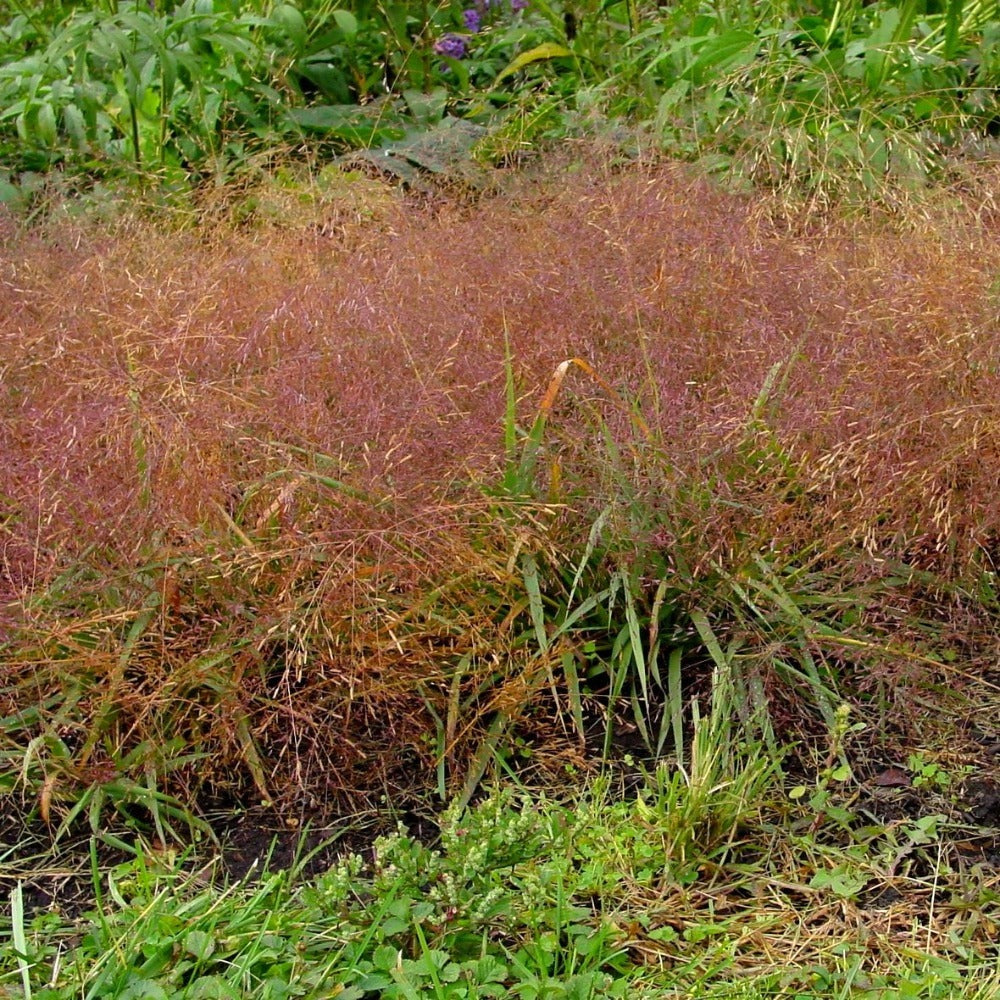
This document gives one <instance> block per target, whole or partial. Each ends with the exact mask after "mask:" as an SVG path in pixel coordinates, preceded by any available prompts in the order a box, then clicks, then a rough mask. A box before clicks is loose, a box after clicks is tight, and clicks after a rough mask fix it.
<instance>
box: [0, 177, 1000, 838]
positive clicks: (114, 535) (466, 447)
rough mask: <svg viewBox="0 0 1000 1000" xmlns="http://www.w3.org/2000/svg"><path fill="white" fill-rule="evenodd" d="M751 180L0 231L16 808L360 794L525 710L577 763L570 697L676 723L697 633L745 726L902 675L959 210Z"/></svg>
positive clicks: (943, 528)
mask: <svg viewBox="0 0 1000 1000" xmlns="http://www.w3.org/2000/svg"><path fill="white" fill-rule="evenodd" d="M766 208H768V206H766V205H760V204H758V203H754V202H753V201H752V200H750V199H748V198H745V197H736V196H732V195H729V194H725V193H723V192H721V191H719V190H718V189H717V188H714V187H712V186H710V185H708V184H706V183H705V182H703V181H701V180H696V179H692V178H691V177H690V176H689V175H686V174H685V173H684V172H682V171H680V170H678V169H676V168H674V167H669V166H662V165H659V166H650V167H635V168H633V169H630V170H627V171H624V172H615V171H610V170H606V169H604V168H603V167H602V166H601V165H600V164H599V163H598V164H578V165H577V166H576V168H575V169H574V170H573V171H568V170H566V171H563V172H562V173H561V174H560V175H559V184H558V185H554V184H552V183H551V182H550V181H547V180H546V179H545V178H541V179H534V178H525V179H524V180H523V181H521V182H520V183H519V184H518V185H517V186H515V187H514V188H513V189H512V190H511V191H509V192H508V193H507V194H506V196H505V197H503V198H497V199H484V200H483V201H482V202H481V203H480V204H478V205H477V206H475V207H472V208H470V207H468V206H457V205H448V204H444V205H438V206H435V207H434V208H433V210H430V209H428V210H426V211H424V210H418V209H416V208H414V207H413V206H412V205H410V206H408V207H407V208H406V210H405V211H403V210H402V208H400V209H398V210H396V209H389V210H387V215H386V222H385V223H384V226H383V227H381V228H379V229H378V230H377V231H375V232H373V233H371V234H370V235H366V236H365V238H364V239H347V238H346V237H341V236H340V235H338V230H337V229H332V230H324V229H323V228H322V227H311V228H310V227H302V228H281V227H270V228H266V229H265V228H261V229H258V230H254V229H253V228H251V227H244V228H242V229H220V230H219V231H218V232H217V233H212V234H209V233H206V232H197V231H193V230H187V231H180V232H178V231H164V230H161V229H158V228H156V227H155V226H153V225H151V224H150V223H149V222H148V221H142V220H133V221H127V220H122V221H121V222H120V223H119V224H117V225H107V224H94V225H90V226H88V225H85V224H83V223H73V222H65V221H64V222H52V223H51V224H49V225H48V226H47V227H41V228H36V229H34V230H31V229H23V230H16V231H13V232H12V233H11V238H10V239H9V240H6V241H5V242H4V245H3V249H2V250H0V274H2V282H0V371H2V373H3V380H2V395H0V400H2V406H3V420H2V421H0V449H2V452H3V454H4V462H3V465H2V468H0V609H2V610H0V616H2V618H0V624H2V628H3V641H4V643H5V645H4V658H3V667H2V682H0V699H2V703H3V708H2V711H0V717H2V720H3V728H2V730H0V741H2V752H3V753H4V754H5V756H6V758H8V759H11V760H15V761H17V762H18V763H17V766H16V767H14V771H13V773H17V774H18V775H19V777H18V778H17V780H16V782H15V784H16V789H7V792H9V793H10V794H12V795H13V794H16V796H17V797H18V801H20V802H23V803H25V804H26V807H27V808H29V809H31V808H38V807H39V803H40V802H41V801H42V799H41V796H42V793H43V792H44V793H45V799H44V801H45V810H46V815H47V817H48V820H49V822H50V823H51V825H52V827H53V829H54V830H55V829H58V828H59V825H60V823H61V822H62V821H63V820H64V819H65V818H66V817H67V816H68V815H70V813H71V811H72V809H73V806H74V804H75V803H77V802H78V801H79V800H80V796H81V794H82V792H83V791H86V790H87V789H89V788H91V787H92V786H93V785H94V782H95V781H99V783H100V782H105V779H108V780H107V782H106V783H108V784H113V783H114V782H115V781H118V782H121V781H123V780H127V781H130V782H132V785H130V786H129V788H132V787H133V786H136V787H141V788H144V789H146V792H145V793H143V794H145V795H146V796H147V801H149V802H152V801H159V800H157V799H156V796H157V795H159V794H163V795H169V796H171V797H172V798H171V802H172V803H173V802H175V801H176V802H181V803H186V804H187V805H188V806H189V807H190V808H192V809H194V808H195V807H196V806H197V804H198V803H202V804H204V803H206V802H208V801H212V800H216V801H217V800H218V798H219V797H220V796H223V797H228V798H230V799H231V800H238V801H255V802H259V801H262V800H263V801H267V802H276V803H282V804H284V806H285V807H286V809H288V810H291V811H292V812H294V811H295V810H305V809H306V808H307V804H313V805H309V806H308V808H310V809H311V808H322V807H325V806H332V805H333V804H335V803H337V802H343V801H345V800H346V799H350V800H351V801H352V802H355V803H356V802H357V801H359V798H360V799H361V800H362V801H366V802H369V803H371V804H372V805H373V806H374V804H375V803H376V802H377V800H378V797H379V796H381V795H383V794H385V793H386V791H387V790H388V792H389V793H391V794H393V795H399V796H403V797H405V796H406V795H409V794H413V795H420V794H424V793H425V792H426V790H427V788H428V786H429V787H430V788H431V789H432V790H433V791H435V792H439V793H440V794H442V795H445V794H448V793H449V792H453V791H456V790H464V791H465V792H466V793H470V790H471V788H472V787H473V786H474V783H475V782H474V780H472V781H471V783H470V776H471V778H472V779H474V778H475V776H476V775H477V774H479V773H482V771H483V769H484V768H485V767H486V766H487V765H488V763H489V760H490V759H491V754H493V753H494V752H497V753H516V752H518V751H517V750H516V749H514V748H516V747H517V746H519V745H523V744H524V740H525V738H528V739H529V740H533V741H535V742H536V743H544V744H546V745H547V746H549V747H550V748H551V751H552V752H551V755H550V756H549V757H548V758H547V759H548V761H549V762H550V763H549V764H547V765H545V766H551V767H554V768H556V769H557V770H559V769H562V768H564V767H571V768H574V769H577V770H580V769H581V768H586V767H587V766H589V763H592V762H593V761H594V759H595V758H596V757H597V756H599V755H600V753H601V752H602V751H603V750H604V749H605V748H611V746H610V744H609V742H608V740H607V739H606V734H607V732H610V731H611V729H610V728H608V725H607V716H606V714H605V713H607V712H608V710H609V706H610V708H611V709H612V710H613V711H612V713H611V714H612V716H617V717H627V718H629V719H633V718H634V717H635V715H636V706H638V709H639V715H640V717H642V719H643V721H644V723H645V724H646V727H647V730H648V733H647V734H646V735H647V736H648V743H651V744H652V746H653V747H654V748H655V747H657V745H659V746H660V749H661V750H664V751H667V750H674V751H676V750H678V749H679V750H683V746H678V744H677V741H678V740H681V739H682V737H683V735H684V732H685V723H684V720H683V719H682V718H680V717H679V716H677V715H676V714H674V713H675V709H674V707H673V706H680V708H683V709H684V711H686V710H687V708H686V706H687V705H688V704H689V701H690V697H691V695H692V694H693V693H696V692H697V691H699V690H700V691H702V692H705V691H707V689H708V686H707V680H706V678H707V676H708V674H710V673H711V671H712V670H713V669H715V668H719V669H722V667H720V666H719V664H720V663H729V664H731V665H733V669H734V670H738V671H741V672H742V674H743V681H742V683H743V684H744V688H743V689H741V690H742V694H741V697H743V698H745V699H753V700H754V701H755V703H756V704H758V705H763V706H764V707H765V708H769V709H770V710H771V711H772V716H773V718H774V719H776V720H777V722H778V724H779V728H780V725H781V724H782V720H784V722H786V723H788V724H789V725H790V724H791V723H792V722H793V721H794V720H800V721H801V720H802V719H803V718H805V719H807V720H808V718H811V717H817V718H818V717H820V716H821V714H822V711H823V708H822V706H823V705H825V706H826V708H827V709H829V706H830V705H831V704H833V697H834V695H837V694H839V696H840V697H844V696H846V695H848V694H850V693H851V692H852V691H853V692H854V694H855V695H856V696H857V697H859V698H868V699H871V700H872V701H873V702H879V700H880V699H881V702H880V703H884V704H886V705H900V706H903V705H905V704H906V703H907V701H908V699H909V698H911V696H912V693H913V691H914V686H915V685H916V684H917V683H918V682H920V680H921V672H923V674H925V675H926V673H927V672H928V671H929V672H930V673H931V674H932V675H933V674H934V672H935V670H937V669H938V668H937V667H935V666H934V664H935V663H937V662H938V661H940V660H941V656H943V654H944V653H945V652H947V650H946V649H945V648H944V646H946V645H947V640H946V638H945V637H946V636H947V634H948V629H949V628H951V627H953V626H954V627H956V628H957V627H958V626H957V624H956V623H958V622H961V630H962V633H963V634H964V635H965V636H966V637H968V636H975V641H972V640H971V639H970V640H969V641H968V642H967V644H966V645H965V646H964V647H963V652H962V654H961V655H962V656H963V657H965V658H966V659H965V660H963V663H964V664H965V666H964V668H963V669H965V670H968V669H972V668H973V666H974V663H973V662H970V661H972V660H973V659H974V657H976V656H980V655H981V656H984V657H985V656H988V655H989V651H990V650H991V649H993V648H994V647H993V646H992V645H991V643H992V641H993V640H992V637H991V634H990V632H989V627H988V622H989V616H990V614H991V613H992V612H991V611H990V608H991V607H992V604H991V603H990V601H991V600H992V598H991V597H990V593H991V591H990V589H989V588H990V586H991V583H990V581H991V580H992V577H991V576H990V574H991V573H993V572H995V565H994V562H995V560H996V558H997V554H996V553H997V548H996V547H997V539H998V538H1000V508H998V507H997V504H996V499H995V497H996V491H995V489H994V488H993V486H994V484H995V478H996V474H997V470H996V461H997V455H996V449H995V448H994V447H993V445H992V444H991V442H992V441H993V440H994V439H995V437H996V433H997V431H998V430H1000V427H998V425H997V418H996V415H995V413H994V409H995V407H994V403H995V400H996V398H997V395H998V390H1000V385H998V384H997V383H998V375H997V366H996V364H995V359H994V357H993V353H994V352H993V347H992V331H994V330H995V323H996V309H997V302H996V292H995V282H996V268H995V264H994V263H993V261H994V259H995V255H994V254H993V253H992V250H993V249H994V248H995V242H996V234H997V218H996V216H995V213H993V214H991V212H992V210H991V209H990V208H989V206H988V204H987V207H986V208H984V209H982V210H981V214H980V217H979V219H978V221H977V222H976V224H975V225H973V224H970V223H967V222H963V221H962V220H961V219H960V218H959V216H957V215H955V214H952V213H950V212H948V211H944V210H942V211H941V212H940V213H939V214H937V215H928V216H927V217H926V218H924V219H922V220H917V221H911V222H899V221H897V222H890V221H886V220H878V219H869V220H863V221H859V220H857V219H854V220H843V221H839V222H838V221H830V222H828V223H825V224H821V223H818V222H816V221H815V220H813V221H812V222H810V223H809V224H808V225H804V226H802V227H796V226H795V225H791V224H788V223H787V222H781V221H777V222H771V221H768V215H767V213H766V211H764V209H766ZM574 358H575V359H579V362H582V364H575V365H570V366H568V368H567V370H566V372H565V375H564V376H563V377H562V378H561V381H560V383H559V386H558V391H556V392H554V393H552V394H551V395H550V396H549V397H548V398H547V401H546V402H545V407H546V408H545V410H544V413H545V417H546V419H545V421H544V427H543V428H542V432H540V433H539V434H538V435H535V436H533V435H532V427H533V426H535V425H536V422H537V419H538V416H539V413H540V411H541V410H542V404H543V401H544V400H545V396H544V394H545V392H546V389H547V387H550V385H551V382H552V376H553V373H554V372H556V371H557V370H558V369H560V366H563V365H564V363H565V362H567V360H568V359H574ZM505 414H506V415H507V417H505ZM528 451H530V454H531V461H530V462H523V461H522V459H523V457H524V456H525V454H526V453H527V452H528ZM512 461H513V462H514V463H515V465H516V467H517V470H520V471H523V472H524V473H525V474H524V475H522V476H521V477H520V480H518V479H516V478H515V479H512V480H510V481H511V482H517V483H518V489H517V490H515V491H513V492H512V491H511V490H509V489H505V483H507V482H508V480H507V478H506V476H507V472H508V470H509V469H510V467H511V462H512ZM696 613H700V614H701V615H702V616H703V617H698V616H697V614H696ZM574 616H575V617H574ZM928 621H929V622H931V623H932V624H934V628H932V629H931V631H930V632H929V633H928V630H927V628H925V625H926V623H927V622H928ZM928 635H930V638H928ZM713 636H714V637H715V638H716V639H717V640H718V642H717V648H716V647H713V646H712V644H711V642H710V639H711V637H713ZM840 640H848V641H840ZM974 650H979V652H974ZM939 654H940V655H939ZM940 669H941V670H944V669H945V667H944V665H943V664H942V665H941V666H940ZM948 677H949V681H951V682H954V681H955V677H953V676H952V675H948ZM671 678H673V682H671ZM671 684H673V686H672V687H671ZM838 684H840V685H841V686H842V687H845V688H846V691H845V690H841V691H840V692H837V691H834V690H833V688H835V687H836V686H837V685H838ZM671 691H672V692H673V693H672V694H670V692H671ZM664 692H667V693H666V694H665V693H664ZM665 703H666V704H669V705H670V706H671V708H670V711H669V712H667V713H666V714H667V716H668V721H669V723H670V725H665V724H664V723H663V720H662V718H661V716H662V715H663V706H664V704H665ZM748 714H752V713H748ZM897 718H899V719H905V718H907V714H906V713H905V712H899V713H897ZM595 733H596V734H597V736H596V738H595ZM612 736H614V732H612ZM661 737H662V739H661ZM518 739H520V740H521V744H518V743H517V740H518ZM664 740H665V742H664ZM611 743H613V740H612V741H611ZM644 745H645V744H644ZM42 749H44V753H43V752H41V750H42ZM538 759H539V758H538V757H536V758H535V760H538ZM129 794H131V792H130V793H129ZM103 801H104V802H105V803H106V804H107V808H109V809H111V808H117V805H116V803H121V808H122V809H123V810H124V811H126V812H127V811H128V809H130V808H139V809H140V810H141V807H134V806H132V805H130V804H129V795H125V794H124V793H123V794H121V795H119V796H118V798H110V799H109V798H105V799H104V800H103ZM18 808H22V807H21V806H19V807H18ZM96 815H97V814H96V813H95V816H96ZM84 818H85V817H84V816H83V815H79V816H78V817H77V819H78V820H83V819H84ZM98 818H99V817H98ZM168 818H169V817H168Z"/></svg>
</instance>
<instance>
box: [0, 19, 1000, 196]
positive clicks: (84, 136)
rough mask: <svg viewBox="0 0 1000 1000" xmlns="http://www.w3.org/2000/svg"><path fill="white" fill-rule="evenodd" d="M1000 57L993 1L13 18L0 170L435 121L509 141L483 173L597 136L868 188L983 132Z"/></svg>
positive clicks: (139, 163) (326, 146)
mask: <svg viewBox="0 0 1000 1000" xmlns="http://www.w3.org/2000/svg"><path fill="white" fill-rule="evenodd" d="M998 53H1000V18H998V16H997V11H996V5H995V3H993V2H992V0H903V2H892V0H880V2H877V3H869V4H862V3H860V2H858V0H849V2H846V3H845V2H838V3H833V2H831V0H821V2H802V0H789V2H781V3H778V2H771V3H763V4H761V3H753V2H745V0H682V2H679V3H676V4H673V5H670V6H659V5H654V4H652V3H639V2H637V0H622V2H597V0H574V2H559V0H530V2H529V0H474V2H473V0H451V2H447V0H446V2H443V3H438V4H434V3H429V2H415V0H409V2H404V0H397V2H372V0H359V2H356V3H351V4H345V5H342V6H337V5H336V4H334V3H333V2H332V0H302V2H301V3H298V4H296V3H293V2H284V0H282V2H265V0H183V2H182V3H172V2H167V0H148V2H145V0H144V2H140V0H119V2H118V3H114V2H112V0H106V2H103V3H99V4H96V5H91V4H78V3H72V2H65V0H64V2H55V0H49V2H45V3H40V4H39V3H35V4H32V3H30V2H27V0H11V16H10V17H9V18H8V20H7V21H6V23H4V24H3V25H2V26H0V164H3V165H5V166H6V168H7V171H8V180H10V179H11V178H12V177H13V179H14V180H16V179H17V176H16V175H17V174H19V173H21V172H23V171H40V170H46V169H48V168H51V167H52V166H54V165H57V164H62V165H65V166H66V167H68V168H71V169H73V170H74V171H78V170H81V169H82V170H85V171H89V172H91V173H93V172H95V171H96V172H98V173H102V172H107V171H109V170H113V169H120V168H122V167H123V165H125V166H127V168H128V169H129V170H133V171H134V170H139V171H141V172H143V173H144V174H145V175H147V176H148V174H149V173H151V172H154V173H156V174H158V175H159V176H160V177H161V178H166V179H168V180H169V181H170V182H171V183H173V184H175V185H176V184H178V183H181V184H183V183H187V182H189V181H190V180H192V179H197V178H199V177H202V176H204V175H206V174H215V175H216V176H218V175H219V174H220V173H221V174H226V173H228V172H230V171H231V170H233V169H234V168H239V167H240V166H242V165H245V164H246V163H247V162H248V161H249V160H251V159H252V157H253V156H254V154H255V153H265V152H268V153H269V152H273V150H274V149H275V147H282V148H285V149H288V150H298V151H299V152H300V153H301V152H304V151H307V150H315V151H319V152H320V153H322V152H324V151H326V152H327V153H329V152H336V151H342V150H344V149H348V148H357V147H372V146H374V147H378V146H381V145H384V144H387V143H392V142H394V141H398V140H399V139H400V138H401V137H402V136H403V135H404V134H405V132H406V130H407V129H408V128H412V127H424V128H426V127H428V126H431V125H433V124H434V123H435V122H437V121H440V120H441V119H442V118H443V117H444V116H446V115H456V116H460V117H463V118H466V119H470V120H472V121H475V122H478V123H481V124H487V125H492V126H494V127H500V128H501V129H502V128H503V125H502V123H503V122H507V123H508V128H509V127H510V125H511V123H513V126H514V133H515V135H516V138H515V139H508V141H506V142H504V141H500V142H497V143H493V144H492V145H489V146H488V148H487V149H486V155H487V156H494V157H499V158H500V159H503V158H505V157H509V156H511V155H516V154H517V153H519V152H521V151H523V149H524V148H526V147H528V148H530V146H531V145H532V144H533V143H534V142H536V141H537V140H539V139H541V138H544V137H546V136H549V137H553V136H559V135H565V134H567V133H568V132H572V131H574V130H579V129H580V128H585V127H587V123H588V122H589V123H593V122H594V121H595V120H597V119H604V118H611V119H612V120H627V121H630V122H632V123H638V124H639V125H641V130H640V134H641V135H642V136H643V137H644V141H646V142H647V143H648V144H649V145H650V146H652V147H653V148H657V147H658V148H662V149H664V150H666V151H668V152H670V153H672V154H675V155H677V154H680V155H684V156H689V157H704V156H706V155H707V156H711V157H712V158H713V162H714V163H715V164H716V165H717V166H719V167H732V166H737V167H738V168H739V169H740V170H741V171H742V172H743V173H745V174H749V175H751V176H754V177H757V178H762V179H765V180H767V181H769V182H780V181H782V180H786V179H788V178H792V179H794V180H796V181H800V180H801V181H805V182H807V183H808V184H809V185H811V186H812V188H813V189H814V190H819V191H823V190H825V189H826V188H828V187H831V186H833V185H835V184H836V183H838V182H839V181H841V180H843V179H844V178H845V176H846V177H848V178H850V179H852V180H855V181H858V182H860V183H861V184H862V185H864V186H865V187H867V188H869V189H877V188H878V187H880V185H881V184H882V183H883V181H884V180H885V178H886V177H891V178H893V179H898V180H900V181H902V182H903V183H908V184H919V183H921V182H922V181H923V180H924V178H925V177H926V175H927V173H928V172H930V171H933V170H934V169H935V168H936V166H937V164H938V163H939V158H940V154H941V153H942V152H943V151H945V150H946V149H947V148H948V147H949V146H950V145H952V144H954V143H956V142H958V141H960V140H963V139H964V138H965V137H970V136H975V135H985V134H987V133H991V132H995V131H996V129H997V125H998V123H997V118H996V115H997V87H998V85H1000V55H998ZM6 190H7V193H8V197H10V196H11V195H12V191H11V189H10V188H9V186H8V188H7V189H6Z"/></svg>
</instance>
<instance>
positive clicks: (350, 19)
mask: <svg viewBox="0 0 1000 1000" xmlns="http://www.w3.org/2000/svg"><path fill="white" fill-rule="evenodd" d="M333 19H334V21H336V22H337V27H338V28H340V30H341V31H342V32H343V33H344V35H345V36H346V37H347V38H353V37H354V36H355V35H356V34H357V33H358V19H357V18H356V17H355V16H354V15H353V14H352V13H351V12H350V11H349V10H335V11H334V12H333Z"/></svg>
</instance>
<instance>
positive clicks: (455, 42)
mask: <svg viewBox="0 0 1000 1000" xmlns="http://www.w3.org/2000/svg"><path fill="white" fill-rule="evenodd" d="M467 50H468V45H467V43H466V41H465V39H464V38H463V37H462V36H461V35H444V36H442V37H441V38H439V39H438V40H437V41H436V42H435V43H434V51H435V53H436V54H437V55H439V56H446V57H447V58H448V59H463V58H464V57H465V53H466V51H467Z"/></svg>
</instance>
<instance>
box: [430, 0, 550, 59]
mask: <svg viewBox="0 0 1000 1000" xmlns="http://www.w3.org/2000/svg"><path fill="white" fill-rule="evenodd" d="M530 2H531V0H475V6H473V7H469V8H468V9H466V10H463V11H462V24H463V25H464V26H465V30H466V31H467V32H468V33H469V34H470V35H478V34H479V32H480V31H482V30H483V27H484V26H485V25H486V24H489V23H491V22H493V21H495V20H496V19H497V18H498V16H500V15H501V14H502V13H503V9H504V7H505V6H506V7H509V9H510V12H511V13H512V14H518V13H520V12H521V11H522V10H524V9H525V8H527V7H528V5H529V3H530ZM434 51H435V53H437V55H439V56H445V57H447V58H448V59H464V58H465V56H466V55H468V52H469V43H468V40H467V39H466V38H464V37H463V36H462V35H457V34H454V33H449V34H447V35H442V37H441V38H439V39H438V40H437V41H436V42H435V43H434Z"/></svg>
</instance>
